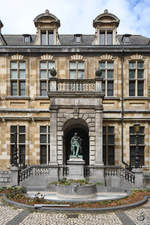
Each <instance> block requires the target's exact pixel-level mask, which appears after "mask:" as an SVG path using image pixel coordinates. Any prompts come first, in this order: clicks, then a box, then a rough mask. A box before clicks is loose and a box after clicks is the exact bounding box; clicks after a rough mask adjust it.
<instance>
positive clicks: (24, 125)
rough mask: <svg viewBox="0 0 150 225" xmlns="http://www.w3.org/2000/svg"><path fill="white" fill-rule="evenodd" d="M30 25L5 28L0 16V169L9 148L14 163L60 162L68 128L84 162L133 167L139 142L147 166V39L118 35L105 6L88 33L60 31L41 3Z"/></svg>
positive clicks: (8, 161)
mask: <svg viewBox="0 0 150 225" xmlns="http://www.w3.org/2000/svg"><path fill="white" fill-rule="evenodd" d="M34 24H35V27H36V29H37V32H36V34H35V35H30V34H23V35H4V34H3V33H2V27H3V24H2V22H0V98H1V99H0V134H1V135H0V170H6V169H8V168H9V167H10V165H11V164H12V163H13V152H14V149H16V148H17V153H18V163H19V164H20V165H39V164H49V165H66V163H67V160H68V157H69V154H70V139H71V137H72V136H73V134H74V132H78V134H79V136H80V137H81V138H82V140H83V146H82V154H83V158H84V160H85V162H86V165H91V166H103V165H126V166H129V165H131V166H134V165H135V160H136V159H135V158H136V145H138V154H139V160H140V165H142V166H144V167H145V168H149V165H150V97H149V94H150V93H149V87H150V76H149V74H150V66H149V65H150V39H149V38H146V37H143V36H141V35H130V34H123V35H119V34H117V27H118V26H119V19H118V18H117V17H116V16H115V15H113V14H111V13H109V12H108V10H105V11H104V13H102V14H100V15H98V16H97V17H96V18H95V19H94V20H93V27H94V28H95V34H92V35H82V34H75V35H72V34H71V35H61V34H59V31H58V30H59V27H60V21H59V19H58V18H57V17H56V16H54V15H52V14H51V13H49V11H48V10H46V11H45V13H43V14H40V15H38V16H37V17H36V18H35V19H34ZM55 75H56V76H55ZM136 122H138V123H139V124H140V129H139V132H138V143H136V136H137V134H136V133H135V130H134V124H135V123H136Z"/></svg>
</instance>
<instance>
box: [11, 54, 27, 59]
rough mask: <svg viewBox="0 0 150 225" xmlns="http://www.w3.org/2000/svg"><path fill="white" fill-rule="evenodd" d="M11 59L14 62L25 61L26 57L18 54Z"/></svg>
mask: <svg viewBox="0 0 150 225" xmlns="http://www.w3.org/2000/svg"><path fill="white" fill-rule="evenodd" d="M11 59H12V60H23V59H24V56H23V55H19V54H16V55H12V56H11Z"/></svg>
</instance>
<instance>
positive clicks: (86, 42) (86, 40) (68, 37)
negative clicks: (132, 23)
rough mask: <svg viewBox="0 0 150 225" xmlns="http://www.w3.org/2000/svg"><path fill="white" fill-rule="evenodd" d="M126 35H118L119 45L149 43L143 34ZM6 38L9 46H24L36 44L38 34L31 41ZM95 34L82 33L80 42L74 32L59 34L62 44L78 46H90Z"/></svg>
mask: <svg viewBox="0 0 150 225" xmlns="http://www.w3.org/2000/svg"><path fill="white" fill-rule="evenodd" d="M123 36H126V35H118V36H117V38H118V41H119V42H118V43H119V45H149V43H150V38H147V37H144V36H141V35H127V36H128V38H124V37H123ZM3 38H4V40H5V41H6V43H7V45H8V46H24V45H27V46H29V45H31V46H32V45H34V41H35V38H36V35H31V42H30V43H24V35H17V34H14V35H11V34H10V35H9V34H7V35H3ZM94 38H95V35H82V37H81V42H80V43H78V42H76V40H75V36H74V34H64V35H59V40H60V43H61V45H68V46H71V45H77V46H90V45H92V43H93V41H94Z"/></svg>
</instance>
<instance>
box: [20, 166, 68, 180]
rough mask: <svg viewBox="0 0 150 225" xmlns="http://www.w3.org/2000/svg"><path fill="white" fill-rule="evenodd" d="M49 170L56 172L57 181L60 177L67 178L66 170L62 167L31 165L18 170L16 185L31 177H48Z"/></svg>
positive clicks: (65, 167)
mask: <svg viewBox="0 0 150 225" xmlns="http://www.w3.org/2000/svg"><path fill="white" fill-rule="evenodd" d="M51 169H56V170H57V177H58V180H59V179H60V177H61V175H62V176H67V174H68V168H67V166H64V165H58V166H51V165H33V166H28V167H27V168H25V169H19V171H18V184H20V183H21V182H22V181H25V180H26V179H28V178H29V177H31V176H40V175H42V176H48V175H50V172H51Z"/></svg>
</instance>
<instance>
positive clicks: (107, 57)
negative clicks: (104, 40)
mask: <svg viewBox="0 0 150 225" xmlns="http://www.w3.org/2000/svg"><path fill="white" fill-rule="evenodd" d="M99 59H100V60H113V59H114V57H113V56H112V55H108V54H105V55H101V56H100V57H99Z"/></svg>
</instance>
